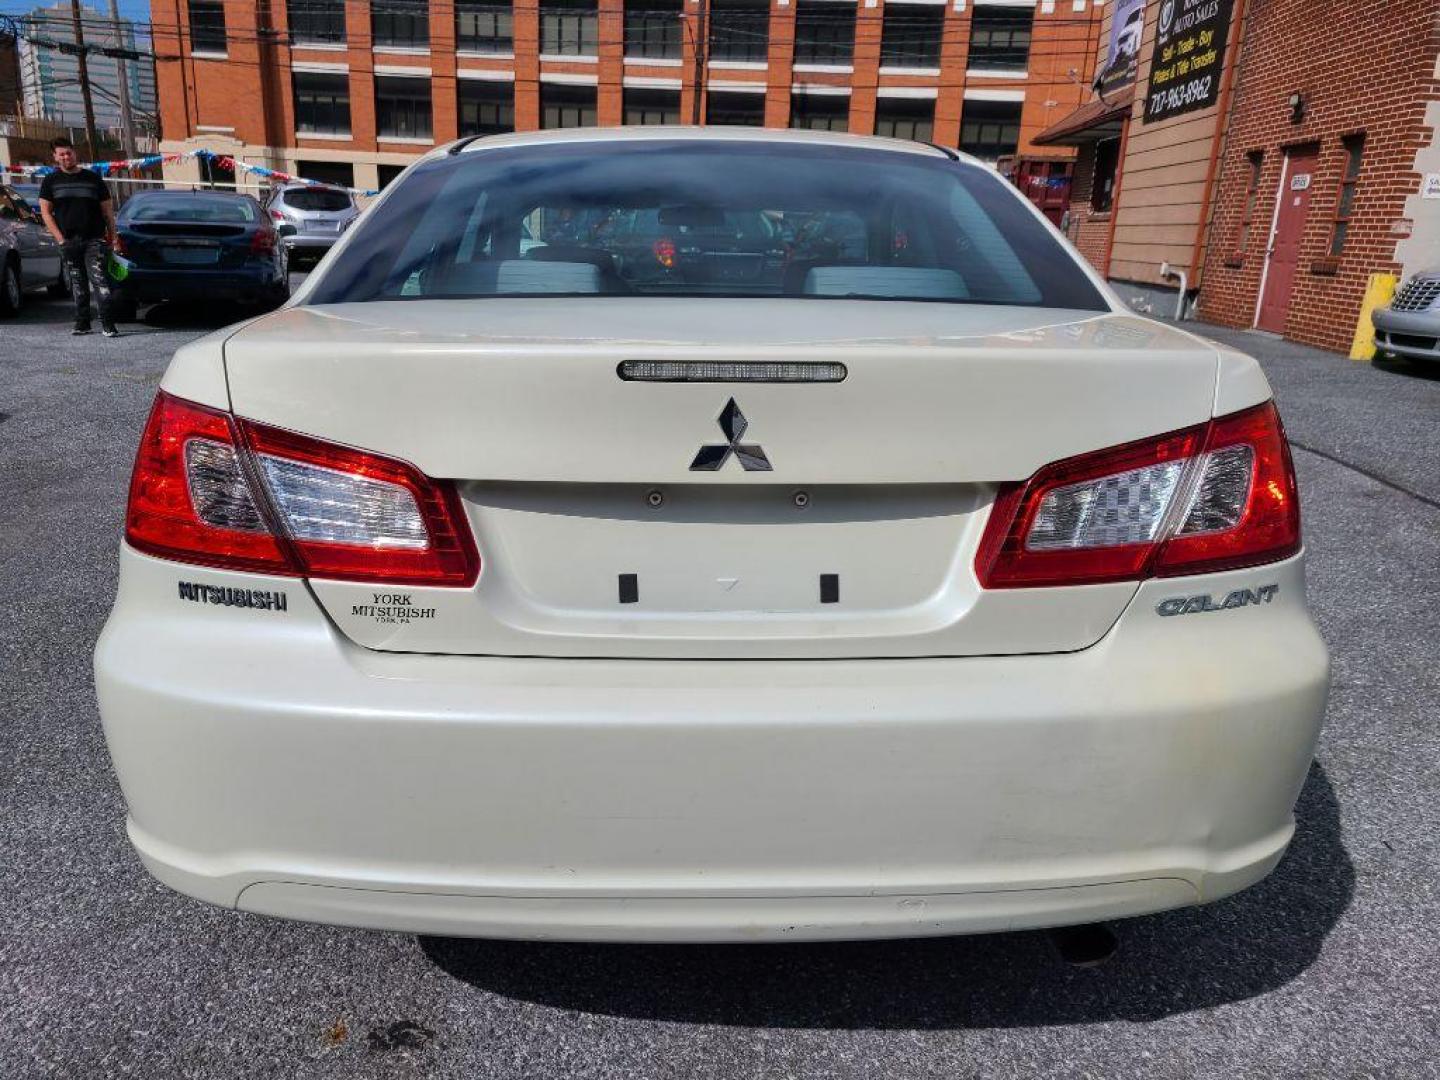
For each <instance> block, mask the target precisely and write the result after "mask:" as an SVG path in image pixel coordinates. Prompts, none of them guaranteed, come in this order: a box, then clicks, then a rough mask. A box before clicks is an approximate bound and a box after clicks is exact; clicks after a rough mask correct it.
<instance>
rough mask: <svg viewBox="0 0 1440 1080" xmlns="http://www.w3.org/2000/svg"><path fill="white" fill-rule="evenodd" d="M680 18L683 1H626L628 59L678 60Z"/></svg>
mask: <svg viewBox="0 0 1440 1080" xmlns="http://www.w3.org/2000/svg"><path fill="white" fill-rule="evenodd" d="M680 15H681V13H680V0H625V55H626V56H644V57H650V58H652V59H661V60H669V59H677V58H678V57H679V56H680V39H681V25H680ZM626 123H629V121H628V120H627V121H626Z"/></svg>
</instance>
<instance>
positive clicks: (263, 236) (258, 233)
mask: <svg viewBox="0 0 1440 1080" xmlns="http://www.w3.org/2000/svg"><path fill="white" fill-rule="evenodd" d="M274 250H275V230H274V229H271V228H268V227H267V228H264V229H256V230H255V232H254V233H253V234H251V237H250V253H251V254H252V255H268V254H269V253H270V252H272V251H274Z"/></svg>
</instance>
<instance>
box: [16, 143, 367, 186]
mask: <svg viewBox="0 0 1440 1080" xmlns="http://www.w3.org/2000/svg"><path fill="white" fill-rule="evenodd" d="M191 158H203V159H205V160H207V161H213V162H214V163H215V166H216V167H217V168H220V169H224V170H226V171H227V172H245V173H250V174H251V175H254V176H259V177H263V178H264V179H267V180H273V181H275V182H276V183H277V184H304V185H305V186H307V187H316V188H335V189H337V190H340V191H348V192H351V193H352V194H355V195H365V196H375V195H379V194H380V192H379V191H378V190H374V189H369V188H352V187H346V186H345V185H343V184H327V183H325V182H324V181H323V180H309V179H307V178H306V177H303V176H294V175H292V174H291V173H287V172H281V171H280V170H279V169H268V168H266V167H265V166H264V165H252V164H250V163H249V162H248V161H238V160H236V159H235V158H233V157H231V156H230V155H228V154H217V153H214V152H213V151H211V150H204V149H201V150H186V151H184V152H182V153H178V154H147V155H145V156H144V157H138V158H123V159H121V160H119V161H90V162H86V163H85V164H83V165H81V166H80V167H81V168H82V169H90V170H92V171H94V172H97V173H99V174H100V175H101V176H111V175H113V174H115V173H117V172H129V171H131V170H134V169H153V168H156V167H157V166H160V165H175V164H178V163H179V162H181V161H187V160H189V159H191ZM0 171H3V172H4V173H6V174H9V175H12V176H24V177H30V178H36V179H38V178H40V177H43V176H47V175H49V174H50V173H52V172H54V171H55V166H53V165H3V166H0Z"/></svg>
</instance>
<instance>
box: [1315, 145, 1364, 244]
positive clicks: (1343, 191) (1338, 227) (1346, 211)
mask: <svg viewBox="0 0 1440 1080" xmlns="http://www.w3.org/2000/svg"><path fill="white" fill-rule="evenodd" d="M1340 145H1341V147H1342V148H1343V149H1344V151H1345V159H1344V162H1343V164H1342V165H1341V169H1340V183H1339V185H1338V186H1337V188H1336V190H1335V213H1334V214H1333V216H1332V217H1331V219H1330V239H1329V242H1328V243H1327V244H1326V245H1325V254H1326V255H1327V256H1328V257H1329V258H1332V259H1338V258H1339V257H1340V256H1341V255H1343V254H1344V253H1345V242H1346V240H1347V239H1348V238H1349V234H1350V222H1351V221H1352V220H1353V219H1354V217H1355V196H1356V191H1357V190H1358V188H1359V185H1360V171H1361V169H1363V168H1364V159H1365V132H1363V131H1356V132H1352V133H1351V134H1349V135H1346V136H1343V137H1342V138H1341V140H1340Z"/></svg>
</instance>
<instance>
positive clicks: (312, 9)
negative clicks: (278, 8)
mask: <svg viewBox="0 0 1440 1080" xmlns="http://www.w3.org/2000/svg"><path fill="white" fill-rule="evenodd" d="M285 30H286V34H287V36H288V37H289V39H290V44H291V45H292V46H293V45H299V46H305V45H343V44H345V42H346V40H347V38H346V32H347V27H346V22H345V0H329V4H328V6H327V5H326V4H325V3H324V0H296V2H292V3H287V4H286V6H285Z"/></svg>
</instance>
